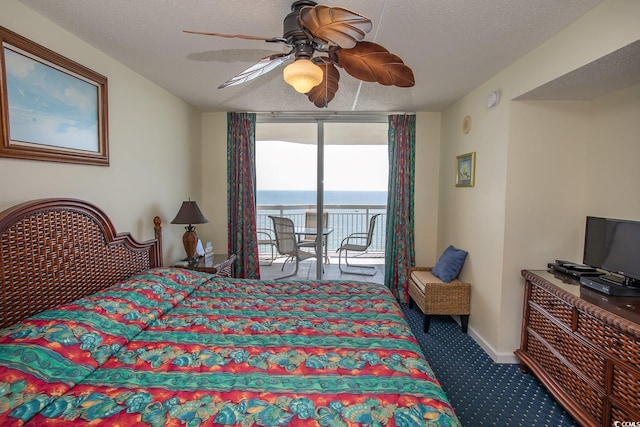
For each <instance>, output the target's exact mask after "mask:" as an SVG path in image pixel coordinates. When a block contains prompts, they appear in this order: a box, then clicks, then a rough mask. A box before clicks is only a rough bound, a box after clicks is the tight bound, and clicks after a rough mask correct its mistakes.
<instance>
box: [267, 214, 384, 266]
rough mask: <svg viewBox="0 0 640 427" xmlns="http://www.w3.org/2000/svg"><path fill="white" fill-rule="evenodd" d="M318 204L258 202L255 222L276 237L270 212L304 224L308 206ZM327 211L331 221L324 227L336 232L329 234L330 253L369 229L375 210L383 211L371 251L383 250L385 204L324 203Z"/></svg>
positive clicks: (381, 251)
mask: <svg viewBox="0 0 640 427" xmlns="http://www.w3.org/2000/svg"><path fill="white" fill-rule="evenodd" d="M315 208H316V206H315V205H258V207H257V219H256V226H257V228H258V230H261V229H262V230H264V229H266V230H271V234H272V236H274V237H275V234H274V233H273V223H272V221H271V219H270V218H269V215H273V216H283V217H287V218H291V220H292V221H293V223H294V224H295V225H296V226H299V227H304V226H305V214H306V212H307V210H309V209H313V210H315ZM324 211H325V212H328V224H325V227H330V228H333V232H332V233H331V234H329V236H328V237H327V248H328V252H329V255H330V256H331V255H332V254H333V253H335V251H336V250H337V249H338V248H339V247H340V242H342V239H344V238H345V237H347V236H348V235H349V234H351V233H366V231H367V228H368V227H369V219H370V218H371V216H372V215H374V214H381V215H380V216H379V217H378V219H377V220H376V226H375V228H374V231H373V241H372V243H371V246H370V247H369V249H368V252H370V253H384V246H385V241H386V225H387V207H386V205H324ZM260 238H261V237H260V236H259V239H260ZM356 243H360V242H356ZM268 251H269V249H268V248H266V247H260V253H261V255H264V254H266V253H267V252H268Z"/></svg>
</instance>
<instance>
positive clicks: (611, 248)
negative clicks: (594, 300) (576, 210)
mask: <svg viewBox="0 0 640 427" xmlns="http://www.w3.org/2000/svg"><path fill="white" fill-rule="evenodd" d="M582 262H583V263H584V264H587V265H589V266H591V267H594V268H599V269H602V270H605V271H607V272H609V273H615V274H617V275H619V276H615V275H607V276H603V277H602V279H603V280H606V281H609V282H613V283H616V284H622V285H625V286H640V221H627V220H621V219H613V218H600V217H593V216H588V217H587V222H586V228H585V236H584V256H583V261H582Z"/></svg>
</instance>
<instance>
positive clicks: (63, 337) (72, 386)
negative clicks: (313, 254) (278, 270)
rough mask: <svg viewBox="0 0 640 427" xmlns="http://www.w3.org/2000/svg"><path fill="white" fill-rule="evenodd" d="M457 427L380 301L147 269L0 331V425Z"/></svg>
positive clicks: (329, 288) (330, 289)
mask: <svg viewBox="0 0 640 427" xmlns="http://www.w3.org/2000/svg"><path fill="white" fill-rule="evenodd" d="M24 424H26V425H64V426H69V425H87V424H93V425H96V424H102V425H109V426H138V425H149V426H185V425H186V426H200V425H224V426H232V425H234V426H235V425H237V426H284V425H305V426H306V425H310V426H338V427H340V426H345V427H346V426H459V425H460V424H459V421H458V419H457V417H456V415H455V413H454V411H453V409H452V407H451V405H450V404H449V402H448V400H447V398H446V396H445V394H444V392H443V390H442V388H441V387H440V385H439V384H438V382H437V380H436V379H435V377H434V375H433V372H432V371H431V368H430V367H429V365H428V363H427V362H426V361H425V359H424V357H423V355H422V352H421V350H420V347H419V346H418V344H417V342H416V341H415V338H414V337H413V335H412V333H411V330H410V328H409V326H408V325H407V323H406V321H405V320H404V318H403V317H402V314H401V311H400V308H399V306H398V305H397V304H396V302H395V300H394V299H393V297H392V296H391V294H390V293H389V292H388V290H387V289H386V288H385V287H383V286H381V285H376V284H370V283H362V282H346V281H338V282H330V283H329V282H316V281H304V282H295V281H292V282H275V281H250V280H241V279H223V278H216V277H213V276H210V275H207V274H204V273H198V272H192V271H188V270H181V269H155V270H150V271H149V272H146V273H145V274H141V275H139V276H136V277H134V278H132V279H131V280H130V281H127V282H125V283H122V284H120V285H117V286H115V287H113V288H110V289H109V290H106V291H103V292H99V293H97V294H95V295H92V296H90V297H87V298H84V299H82V300H79V301H76V302H75V303H73V304H69V305H67V306H64V307H59V308H57V309H54V310H49V311H46V312H43V313H40V314H39V315H36V316H34V317H32V318H30V319H28V320H26V321H24V322H21V323H19V324H17V325H14V326H12V327H10V328H8V329H5V330H2V331H0V425H24Z"/></svg>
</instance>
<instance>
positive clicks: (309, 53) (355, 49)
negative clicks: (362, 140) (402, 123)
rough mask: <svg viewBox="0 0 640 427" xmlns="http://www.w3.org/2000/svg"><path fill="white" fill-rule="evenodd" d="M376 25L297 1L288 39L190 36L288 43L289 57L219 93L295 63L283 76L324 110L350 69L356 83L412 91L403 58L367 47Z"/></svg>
mask: <svg viewBox="0 0 640 427" xmlns="http://www.w3.org/2000/svg"><path fill="white" fill-rule="evenodd" d="M371 28H372V23H371V20H370V19H369V18H367V17H365V16H363V15H360V14H358V13H356V12H352V11H350V10H348V9H345V8H343V7H329V6H324V5H319V4H317V3H316V2H315V1H310V0H297V1H294V2H293V4H292V5H291V12H290V13H289V14H288V15H287V16H286V17H285V18H284V32H283V35H282V37H272V38H269V37H258V36H250V35H245V34H223V33H208V32H201V31H188V30H184V32H185V33H191V34H202V35H207V36H216V37H226V38H240V39H247V40H261V41H265V42H268V43H283V44H285V45H287V46H289V47H290V48H291V50H290V51H289V52H288V53H281V54H274V55H269V56H266V57H264V58H262V59H260V60H259V61H258V62H257V63H255V64H254V65H252V66H251V67H249V68H247V69H246V70H244V71H242V72H241V73H239V74H237V75H235V76H233V77H232V78H230V79H229V80H227V81H226V82H224V83H222V84H221V85H220V86H219V87H218V89H222V88H225V87H229V86H235V85H238V84H241V83H245V82H247V81H249V80H253V79H255V78H256V77H259V76H261V75H263V74H265V73H268V72H269V71H272V70H274V69H275V68H277V67H279V66H281V65H283V64H285V63H287V62H290V61H293V62H292V63H291V64H289V65H288V66H287V67H285V69H284V71H283V76H284V80H285V81H286V82H287V83H289V84H290V85H292V86H293V87H294V89H296V90H297V91H298V92H300V93H304V94H306V95H307V97H308V98H309V100H310V101H311V102H313V103H314V104H315V106H316V107H318V108H323V107H326V106H327V105H328V104H329V102H330V101H331V100H332V99H333V98H334V97H335V94H336V91H337V90H338V81H339V80H340V73H339V72H338V69H337V68H336V66H338V67H340V68H342V69H344V70H345V71H346V72H347V73H348V74H350V75H351V76H353V77H355V78H356V79H359V80H363V81H366V82H378V83H380V84H383V85H385V86H389V85H394V86H398V87H411V86H413V85H414V84H415V80H414V77H413V71H411V68H409V67H408V66H407V65H406V64H405V63H404V62H403V61H402V59H400V58H399V57H398V56H396V55H394V54H392V53H390V52H389V51H388V50H387V49H385V48H384V47H382V46H380V45H379V44H376V43H372V42H367V41H363V40H364V37H365V34H366V33H368V32H369V31H371Z"/></svg>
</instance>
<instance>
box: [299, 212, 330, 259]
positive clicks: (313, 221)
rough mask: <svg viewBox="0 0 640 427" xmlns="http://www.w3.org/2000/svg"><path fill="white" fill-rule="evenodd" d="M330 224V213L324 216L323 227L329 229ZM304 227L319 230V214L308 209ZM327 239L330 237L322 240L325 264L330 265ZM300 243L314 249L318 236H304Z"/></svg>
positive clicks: (325, 213)
mask: <svg viewBox="0 0 640 427" xmlns="http://www.w3.org/2000/svg"><path fill="white" fill-rule="evenodd" d="M328 223H329V212H324V213H323V214H322V227H323V228H327V224H328ZM304 226H305V228H318V212H317V211H316V210H315V209H307V211H306V212H305V214H304ZM327 238H328V236H326V235H325V236H324V239H323V240H322V245H323V247H324V262H325V263H327V264H329V254H328V253H327ZM300 243H303V244H304V246H305V247H314V248H315V246H316V235H315V234H305V235H304V236H302V239H301V240H300Z"/></svg>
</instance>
